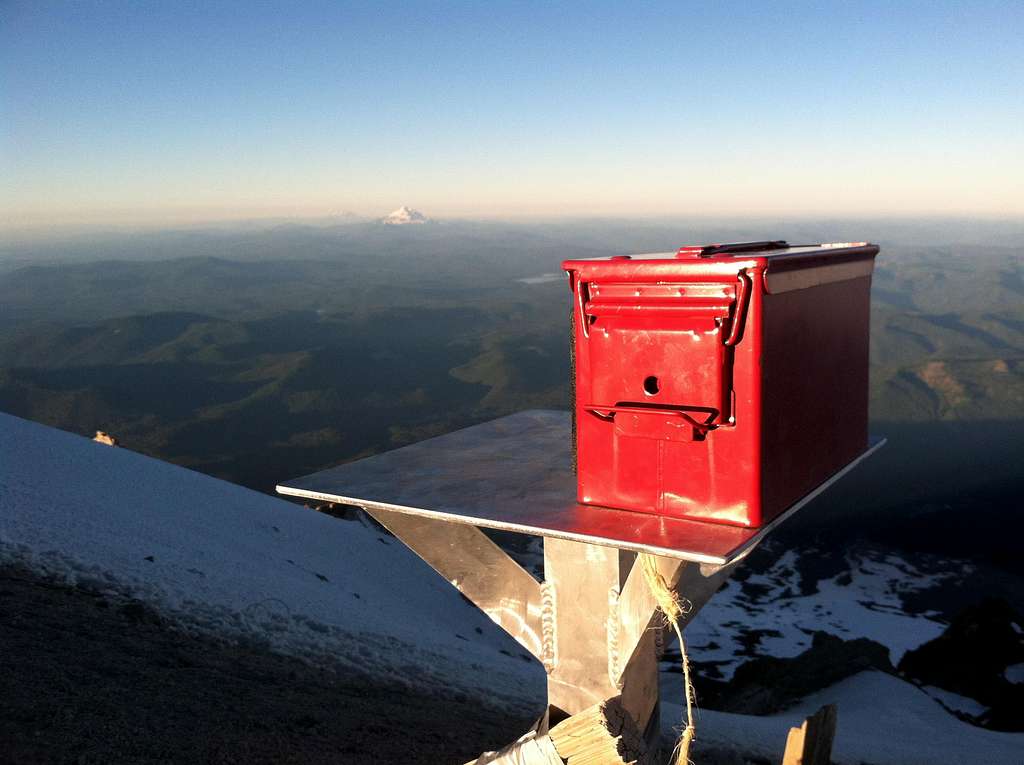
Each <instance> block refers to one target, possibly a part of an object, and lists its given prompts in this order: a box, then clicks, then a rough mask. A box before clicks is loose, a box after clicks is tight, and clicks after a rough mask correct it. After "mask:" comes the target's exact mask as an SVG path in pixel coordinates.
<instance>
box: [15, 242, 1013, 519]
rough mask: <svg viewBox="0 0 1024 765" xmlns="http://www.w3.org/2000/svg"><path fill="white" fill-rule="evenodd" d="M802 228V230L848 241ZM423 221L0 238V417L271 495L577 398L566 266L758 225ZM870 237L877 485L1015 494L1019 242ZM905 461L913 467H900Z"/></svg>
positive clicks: (917, 493)
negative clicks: (292, 482)
mask: <svg viewBox="0 0 1024 765" xmlns="http://www.w3.org/2000/svg"><path fill="white" fill-rule="evenodd" d="M889 225H890V226H892V225H893V224H889ZM905 225H906V226H910V224H905ZM631 226H632V227H631ZM803 226H804V229H807V231H806V233H807V234H808V236H807V239H811V236H810V235H811V234H818V235H819V236H816V237H814V239H817V240H826V239H830V238H831V239H838V238H842V235H844V234H845V235H847V238H848V237H849V235H850V234H851V233H853V232H851V231H849V230H847V229H846V228H844V226H846V227H847V228H849V227H852V224H843V226H839V225H836V226H835V227H834V229H835V232H834V235H833V236H828V234H829V233H830V227H829V224H817V228H814V227H812V226H810V224H803ZM413 228H415V229H416V230H415V231H410V230H409V228H408V227H407V228H402V227H372V226H340V227H333V228H331V227H323V228H313V227H278V228H273V229H270V230H267V231H263V232H251V231H249V232H242V233H237V234H232V235H229V234H226V233H223V232H217V233H209V234H200V233H191V234H188V235H186V234H180V233H179V234H161V235H153V237H152V238H151V241H148V245H147V240H145V239H140V238H139V235H134V236H133V237H129V238H127V239H125V238H122V239H117V238H113V239H111V240H110V241H109V242H107V243H106V244H103V243H102V242H101V243H99V244H97V242H96V241H91V242H86V243H82V242H78V243H70V244H67V245H66V247H67V252H66V254H65V257H64V259H63V261H62V260H61V257H60V256H61V250H60V247H58V245H56V244H48V245H46V246H45V247H44V248H43V250H42V251H39V252H33V251H31V250H28V249H26V250H18V251H12V250H8V251H7V252H6V253H4V254H3V255H4V257H5V258H6V260H5V261H4V263H6V269H3V268H0V410H2V411H5V412H8V413H11V414H15V415H18V416H21V417H26V418H29V419H33V420H37V421H39V422H43V423H46V424H49V425H55V426H57V427H61V428H65V429H68V430H72V431H75V432H79V433H85V434H89V433H91V432H93V431H95V430H97V429H102V430H105V431H108V432H111V433H113V434H115V435H116V436H117V437H118V438H119V439H120V440H121V442H122V443H123V444H125V445H126V446H127V447H129V448H132V449H136V450H139V451H142V452H144V453H147V454H151V455H154V456H158V457H161V458H164V459H168V460H171V461H173V462H176V463H179V464H182V465H188V466H192V467H195V468H198V469H200V470H203V471H206V472H209V473H211V474H215V475H218V476H220V477H224V478H227V479H229V480H232V481H236V482H239V483H243V484H245V485H248V486H252V487H255V488H258V489H262V490H270V489H271V487H273V485H274V484H275V483H276V482H278V481H279V480H280V479H282V478H286V477H289V476H293V475H298V474H302V473H306V472H310V471H312V470H315V469H318V468H320V467H324V466H327V465H330V464H335V463H337V462H340V461H343V460H348V459H352V458H355V457H358V456H361V455H365V454H369V453H372V452H376V451H380V450H383V449H389V448H393V447H395V446H398V445H401V444H404V443H408V442H411V441H415V440H419V439H422V438H425V437H428V436H430V435H434V434H437V433H442V432H445V431H448V430H451V429H453V428H457V427H460V426H463V425H466V424H469V423H472V422H476V421H480V420H482V419H486V418H489V417H493V416H497V415H500V414H504V413H508V412H512V411H516V410H519V409H522V408H527V407H553V408H565V407H567V406H568V386H567V381H568V348H567V342H566V335H567V318H566V317H567V312H568V303H569V301H568V290H567V288H566V285H565V283H564V279H563V278H562V277H561V276H560V275H559V263H560V261H561V260H562V259H563V258H565V257H590V256H596V255H604V254H610V253H614V252H630V251H633V252H636V251H652V250H659V249H660V250H667V249H671V248H674V247H676V246H678V245H679V244H681V243H684V242H687V241H715V240H718V241H721V240H735V239H741V238H746V239H750V238H764V236H765V230H764V229H762V230H751V229H747V228H740V229H728V230H724V229H723V230H717V229H713V228H712V227H709V226H705V227H704V228H702V229H695V228H693V227H690V228H686V227H676V228H672V227H670V226H667V225H664V226H661V225H659V226H655V225H653V224H651V225H648V226H646V227H645V226H639V225H636V224H631V225H627V224H625V223H606V224H602V225H597V224H595V225H594V226H588V225H584V224H576V225H575V226H571V225H568V224H565V225H558V226H556V225H548V226H536V227H529V226H518V227H517V226H510V225H504V224H503V225H494V226H491V227H488V226H486V225H483V224H458V225H456V224H452V225H451V226H445V225H443V224H436V225H427V226H419V227H413ZM797 228H799V227H797ZM879 228H880V231H879V233H880V235H879V236H877V237H876V236H872V224H869V223H864V224H863V225H862V226H861V227H860V228H859V230H860V231H861V236H865V235H866V236H868V237H870V238H873V239H879V240H881V243H882V245H883V251H882V255H881V256H880V258H879V261H878V269H877V273H876V278H875V282H874V315H873V322H874V324H873V341H872V361H873V377H872V412H873V417H874V419H875V420H876V422H877V423H878V424H877V425H876V426H875V429H876V430H879V431H885V432H886V433H888V434H890V435H892V434H894V433H898V434H901V435H900V437H899V438H897V439H895V441H894V443H893V444H892V445H891V446H890V447H889V448H888V452H889V454H890V455H891V456H890V457H888V458H887V459H889V460H890V461H891V464H892V470H891V473H890V474H886V473H884V472H883V473H880V474H879V477H878V479H877V482H878V483H881V482H884V480H887V479H888V477H893V476H900V477H901V478H902V479H903V480H902V481H901V485H902V484H905V485H906V486H909V487H912V488H913V492H911V493H912V494H913V496H914V497H921V496H925V495H929V492H930V493H931V494H933V495H934V494H935V493H936V492H939V493H940V494H941V493H942V492H945V491H948V490H949V489H948V486H947V485H945V484H943V482H942V480H940V478H941V476H948V475H949V473H950V471H955V470H956V466H957V465H959V464H964V465H970V466H971V467H970V468H969V469H966V470H964V472H965V478H964V482H963V483H962V484H961V485H964V486H974V487H977V488H978V490H983V489H985V487H989V488H991V487H992V486H996V487H997V488H998V490H999V491H1000V492H1003V491H1006V490H1007V489H1006V487H1007V486H1008V485H1010V483H1012V480H1013V476H1014V474H1015V473H1016V472H1018V470H1017V468H1015V467H1014V464H1017V465H1019V464H1020V459H1021V458H1022V457H1024V436H1021V435H1020V433H1021V432H1022V431H1024V428H1020V427H1018V425H1019V421H1020V420H1022V419H1024V274H1022V269H1024V248H1022V247H1020V246H1013V245H1012V244H1011V243H1009V241H1008V240H1009V239H1010V238H1011V237H1010V236H1009V234H1008V233H1007V229H1006V228H1005V227H1003V228H999V227H994V228H993V230H992V231H990V232H989V233H990V236H989V238H990V239H991V240H992V242H993V243H991V244H970V243H969V242H964V241H963V236H964V235H963V234H962V233H961V234H960V235H958V236H954V235H953V234H954V233H956V232H954V231H952V230H950V231H948V232H947V233H948V234H949V238H950V240H951V242H952V243H950V244H942V243H941V242H939V243H936V244H916V243H913V242H909V243H908V242H907V241H903V240H898V239H899V237H895V236H894V238H895V239H897V240H898V241H892V242H887V241H886V239H885V233H886V229H885V228H884V227H883V226H881V225H879ZM776 230H777V229H770V231H771V233H772V234H774V233H775V231H776ZM912 230H913V231H917V229H912ZM922 230H924V229H922ZM895 231H896V233H900V232H901V231H903V229H899V228H898V227H897V228H896V229H895ZM782 233H783V234H787V235H789V233H788V232H786V231H784V232H782ZM969 233H970V235H971V236H972V237H974V238H978V239H980V240H984V238H985V231H984V229H979V228H978V227H977V226H975V227H974V228H972V229H971V230H970V232H969ZM800 234H801V230H798V231H796V232H795V234H794V235H789V238H790V240H792V241H799V240H800V239H801V238H803V237H800ZM907 238H908V237H904V240H905V239H907ZM149 245H151V247H149V248H148V249H147V247H148V246H149ZM133 253H134V254H135V257H131V256H132V254H133ZM172 254H174V255H176V256H175V257H167V256H169V255H172ZM154 255H159V256H160V257H154ZM33 258H34V259H33ZM29 260H32V261H33V262H38V263H41V265H24V263H25V262H26V261H29ZM546 275H547V276H549V277H550V278H547V279H545V278H539V277H545V276H546ZM524 280H525V281H524ZM901 444H902V446H901ZM958 445H959V446H958ZM968 448H970V449H971V451H970V453H967V452H965V451H963V450H966V449H968ZM901 449H906V450H907V454H906V455H904V456H906V458H907V459H903V457H902V456H900V455H901V454H903V453H902V452H901ZM958 449H960V451H958ZM901 460H902V462H910V463H912V464H913V465H914V466H916V468H914V469H911V470H910V471H909V474H907V473H900V472H899V471H898V470H897V466H898V465H900V464H901ZM930 460H937V462H936V464H935V465H934V466H932V467H937V468H938V469H937V470H932V469H930V468H929V461H930ZM1014 460H1016V463H1014V462H1013V461H1014ZM880 464H884V460H883V461H882V462H880ZM915 469H916V470H917V471H918V473H917V479H915V478H914V475H915V473H914V470H915ZM865 485H871V482H870V480H868V481H866V484H865ZM932 488H934V491H932ZM908 491H909V489H908ZM886 495H887V496H890V495H891V496H894V497H898V495H899V492H898V491H897V492H891V491H889V490H887V491H886ZM907 496H908V497H909V496H910V494H908V495H907ZM871 499H872V501H873V502H877V500H878V498H877V497H874V496H873V497H872V498H871ZM929 501H931V500H929Z"/></svg>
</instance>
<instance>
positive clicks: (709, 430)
mask: <svg viewBox="0 0 1024 765" xmlns="http://www.w3.org/2000/svg"><path fill="white" fill-rule="evenodd" d="M877 254H878V247H877V246H876V245H873V244H868V243H866V242H857V243H842V244H816V245H807V246H792V247H791V246H789V245H788V244H786V242H781V241H776V242H744V243H740V244H721V245H710V246H703V247H682V248H680V250H679V251H678V252H676V253H663V254H654V255H632V256H619V257H612V258H602V259H597V260H567V261H565V262H564V263H563V264H562V267H563V268H564V269H565V270H566V271H567V272H568V274H569V286H570V288H571V290H572V293H573V343H574V354H573V356H574V372H573V375H574V383H575V394H574V398H575V401H574V404H573V405H574V415H575V434H576V460H577V481H578V499H579V501H580V502H581V503H584V504H591V505H604V506H608V507H617V508H623V509H627V510H636V511H639V512H645V513H656V514H660V515H666V516H674V517H685V518H693V519H698V520H705V521H715V522H720V523H729V524H736V525H740V526H760V525H763V524H765V523H768V522H769V521H771V520H772V519H773V518H774V517H776V516H777V515H779V514H780V513H782V512H784V511H785V510H786V509H787V508H788V507H790V506H791V505H793V504H794V503H795V502H797V501H798V500H800V499H801V498H802V497H803V496H805V495H806V494H807V493H808V492H810V491H812V490H813V489H814V488H815V487H817V486H818V485H819V484H821V483H823V482H824V481H826V480H827V479H828V478H830V477H831V476H832V475H833V474H834V473H836V472H837V471H838V470H840V469H841V468H843V467H844V466H846V465H847V464H848V463H849V462H851V461H852V460H854V459H855V458H857V457H858V456H860V455H861V454H862V453H863V452H864V450H865V449H866V448H867V446H868V431H867V426H868V332H869V318H870V305H869V302H870V292H871V274H872V270H873V268H874V259H875V256H876V255H877Z"/></svg>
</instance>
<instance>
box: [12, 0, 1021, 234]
mask: <svg viewBox="0 0 1024 765" xmlns="http://www.w3.org/2000/svg"><path fill="white" fill-rule="evenodd" d="M1022 126H1024V3H1020V2H1005V3H983V2H972V3H939V2H930V3H911V2H903V3H875V2H863V3H857V2H850V3H809V2H808V3H783V2H772V3H768V2H765V3H754V2H736V3H714V2H705V3H688V2H674V3H640V4H633V3H630V4H625V3H616V4H611V3H586V4H583V3H562V4H553V3H536V4H534V3H514V4H512V3H500V2H493V3H430V4H428V3H404V4H403V3H396V2H392V3H388V4H371V3H340V2H333V3H316V2H291V3H276V2H240V3H229V2H215V1H212V0H211V1H210V2H197V3H186V2H171V1H170V0H165V1H163V2H130V3H119V2H77V3H58V2H19V1H17V0H15V1H12V0H0V184H2V186H0V213H2V218H3V222H4V223H5V224H7V225H32V224H38V225H50V224H59V223H88V222H96V223H146V222H175V221H190V220H206V219H218V218H232V217H258V216H261V215H267V216H280V215H295V216H305V215H310V216H312V215H325V214H331V213H337V212H340V211H346V210H348V211H354V212H357V213H360V214H381V213H384V212H387V211H388V210H390V209H391V208H394V207H397V206H398V205H400V204H409V205H412V206H414V207H417V208H420V209H423V210H424V211H426V212H427V213H428V214H433V215H439V216H445V215H447V216H463V217H517V216H523V217H530V216H544V217H547V216H561V215H573V216H576V215H588V214H593V215H630V216H632V215H637V216H647V215H658V216H663V215H680V216H685V215H755V214H765V213H768V214H775V213H783V212H784V213H786V214H789V215H822V214H827V215H843V214H849V215H863V214H915V215H918V214H937V215H945V214H967V215H986V216H988V215H1009V216H1019V215H1024V127H1022Z"/></svg>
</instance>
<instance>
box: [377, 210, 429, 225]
mask: <svg viewBox="0 0 1024 765" xmlns="http://www.w3.org/2000/svg"><path fill="white" fill-rule="evenodd" d="M427 220H428V218H427V216H426V215H424V214H423V213H421V212H420V211H419V210H413V209H412V208H411V207H405V206H404V205H403V206H402V207H399V208H398V209H397V210H395V211H394V212H393V213H391V214H390V215H386V216H384V217H383V218H381V219H380V222H381V223H383V224H385V225H388V226H405V225H408V224H411V223H426V222H427Z"/></svg>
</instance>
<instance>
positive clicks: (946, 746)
mask: <svg viewBox="0 0 1024 765" xmlns="http://www.w3.org/2000/svg"><path fill="white" fill-rule="evenodd" d="M676 683H677V684H678V683H679V676H678V675H677V676H676ZM663 693H664V694H665V695H664V696H663V698H664V699H666V700H668V701H669V702H670V701H671V699H673V698H680V697H681V693H682V691H681V689H678V688H677V689H675V695H672V693H673V692H672V691H671V690H663ZM825 704H837V705H838V708H839V718H838V725H837V728H836V738H835V743H834V746H833V750H832V761H833V762H834V763H836V765H862V764H863V763H872V765H965V763H978V765H981V764H982V763H984V765H1020V763H1021V762H1022V761H1024V760H1022V757H1021V754H1022V753H1024V733H1001V732H998V731H990V730H985V729H983V728H977V727H974V726H973V725H970V724H968V723H965V722H962V721H961V720H958V719H957V718H956V717H954V716H953V715H951V714H949V712H947V711H946V710H945V709H943V708H942V706H940V705H939V704H938V702H936V701H935V700H934V699H931V698H929V697H928V695H927V694H925V693H924V692H923V691H921V690H920V689H919V688H917V687H916V686H914V685H911V684H910V683H907V682H904V681H903V680H900V679H899V678H896V677H892V676H891V675H887V674H884V673H882V672H874V671H869V672H861V673H860V674H858V675H854V676H853V677H849V678H847V679H846V680H843V681H842V682H839V683H836V684H835V685H833V686H832V687H830V688H827V689H825V690H823V691H819V692H818V693H815V694H812V695H811V696H808V697H807V698H806V699H804V700H803V701H801V702H800V703H799V704H797V705H795V706H794V707H792V708H791V709H788V710H786V711H785V712H781V713H779V714H775V715H769V716H766V717H752V716H749V715H736V714H729V713H727V712H713V711H710V710H702V711H701V712H700V713H699V717H698V720H697V742H698V744H699V745H700V746H709V747H715V746H717V747H721V748H725V749H738V750H739V751H741V752H743V753H744V754H746V755H747V756H749V757H761V758H767V759H769V760H771V761H773V762H780V761H781V759H782V753H783V750H784V749H785V746H786V733H787V731H788V729H789V728H790V727H796V726H799V725H800V724H801V723H802V722H803V721H804V719H805V718H807V717H809V716H810V715H812V714H814V713H815V712H816V711H817V710H818V709H820V708H821V707H822V706H824V705H825ZM682 714H683V709H682V707H681V706H677V705H674V704H672V703H663V705H662V722H663V723H671V722H673V721H678V720H680V719H681V716H682ZM666 734H667V736H666V737H667V738H671V735H672V734H671V731H670V730H669V729H666ZM697 752H699V750H695V754H696V753H697Z"/></svg>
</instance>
